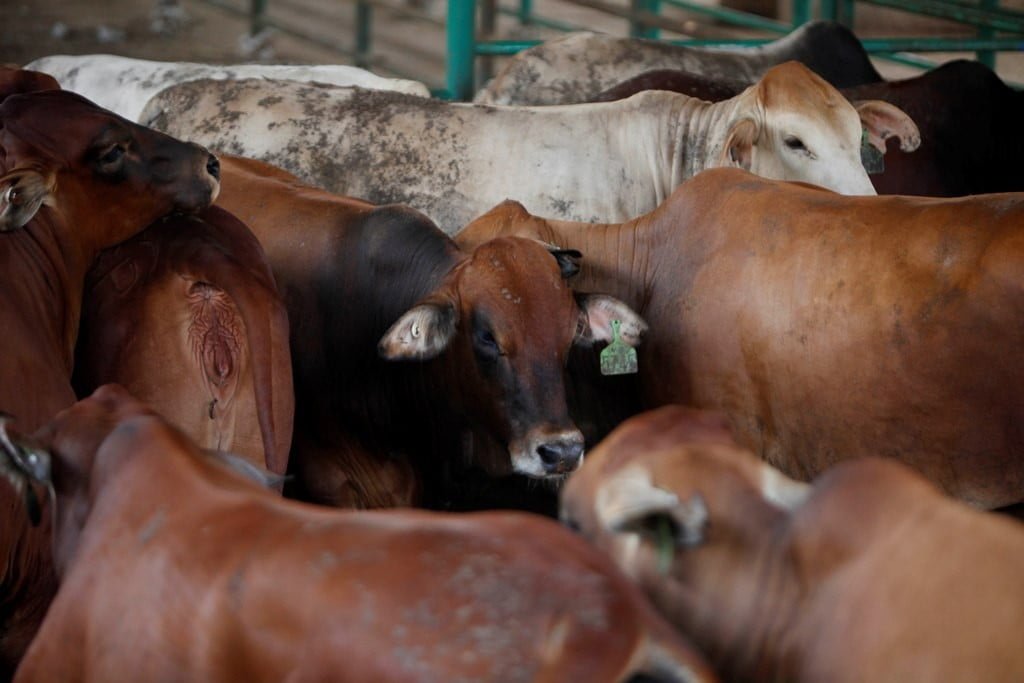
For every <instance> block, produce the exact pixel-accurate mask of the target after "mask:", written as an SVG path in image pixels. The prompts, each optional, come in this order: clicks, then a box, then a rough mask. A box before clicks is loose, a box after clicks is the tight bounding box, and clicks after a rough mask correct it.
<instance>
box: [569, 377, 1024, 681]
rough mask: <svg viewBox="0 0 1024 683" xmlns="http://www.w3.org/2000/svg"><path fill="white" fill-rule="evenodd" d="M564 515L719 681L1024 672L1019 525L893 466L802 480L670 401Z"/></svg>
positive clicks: (644, 420) (858, 466)
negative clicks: (961, 501) (636, 586)
mask: <svg viewBox="0 0 1024 683" xmlns="http://www.w3.org/2000/svg"><path fill="white" fill-rule="evenodd" d="M841 390H842V386H841V385H836V391H841ZM562 518H563V519H564V520H565V522H566V523H568V524H570V525H572V526H574V527H577V528H578V529H580V530H581V531H582V533H583V535H584V536H586V537H587V538H588V539H590V540H591V541H593V542H594V543H595V544H597V545H598V546H599V547H601V548H602V549H603V550H605V551H606V552H607V553H609V554H610V555H611V556H612V557H613V558H614V559H615V561H616V562H617V563H618V565H619V567H620V568H622V569H624V570H625V571H626V573H627V574H630V575H631V576H632V577H633V578H634V579H635V580H636V581H637V582H638V583H639V585H641V586H642V587H643V589H644V590H645V592H646V593H647V594H648V596H650V598H651V600H652V602H653V603H654V604H655V605H657V606H658V608H659V609H660V610H661V611H662V613H663V614H665V615H666V616H668V617H669V619H670V620H671V621H672V622H674V623H675V624H676V625H677V626H678V627H679V628H680V630H681V631H682V632H683V633H684V634H685V635H687V636H688V637H690V638H691V639H692V640H693V642H694V643H696V644H697V645H698V647H699V648H700V649H701V650H702V651H703V652H704V653H705V654H706V655H707V656H708V657H709V659H710V660H711V662H712V664H713V666H714V667H715V668H716V670H717V671H718V673H719V674H721V675H722V677H723V678H724V679H725V680H728V681H743V682H747V681H794V683H802V682H807V683H812V682H814V683H816V682H817V681H835V682H836V683H847V682H849V683H854V682H860V681H878V682H887V681H892V682H894V683H895V682H902V681H936V682H937V681H991V682H993V683H996V682H1005V683H1010V682H1011V681H1020V680H1024V649H1022V648H1021V646H1020V639H1021V632H1022V631H1024V610H1022V609H1021V605H1024V587H1022V585H1021V581H1020V577H1021V575H1022V573H1024V528H1022V527H1021V526H1020V523H1019V522H1017V521H1015V520H1010V519H1007V518H1003V517H1001V516H998V515H992V514H989V513H984V512H979V511H976V510H971V509H970V508H968V507H966V506H964V505H961V504H959V503H957V502H954V501H951V500H949V499H947V498H946V497H944V496H943V495H942V494H940V493H939V492H938V491H936V490H935V489H934V488H933V487H932V486H930V485H929V484H928V482H926V481H925V480H924V479H923V478H921V477H920V476H919V475H917V474H916V473H914V472H912V471H911V470H909V469H908V468H906V467H903V466H902V465H899V464H898V463H894V462H892V461H890V460H887V459H882V458H864V459H858V460H853V461H850V462H846V463H843V464H841V465H838V466H836V467H835V468H833V469H830V470H829V471H828V472H826V473H825V474H823V475H822V476H821V477H819V478H818V479H816V480H815V481H814V483H813V485H807V484H800V483H797V482H794V481H792V480H790V479H788V478H787V477H786V476H785V475H783V474H781V473H780V472H779V471H777V470H775V469H773V468H772V467H770V466H769V465H767V464H765V463H763V462H759V461H758V460H757V458H756V457H755V456H754V454H753V453H751V452H750V451H748V450H746V449H744V448H741V447H740V446H738V445H737V444H736V443H735V442H734V441H733V440H732V438H731V437H730V435H729V432H728V430H727V429H726V428H725V426H724V423H723V422H722V421H720V420H716V419H715V418H714V417H713V416H709V415H706V414H700V413H696V412H694V411H690V410H687V409H685V408H681V407H678V406H667V407H664V408H661V409H659V410H657V411H654V412H651V413H645V414H644V415H642V416H639V417H636V418H633V419H631V420H630V421H628V422H627V423H625V424H623V425H622V426H621V427H620V428H618V429H617V430H615V432H613V433H612V435H611V436H610V437H608V439H607V440H606V441H605V442H603V443H602V444H601V445H600V446H599V447H598V448H597V449H595V450H594V451H593V452H592V453H591V455H590V456H589V457H588V459H587V463H586V465H585V466H584V467H583V468H582V469H581V470H580V471H579V472H577V473H576V474H574V475H573V476H572V478H571V479H570V480H569V482H568V484H567V486H566V487H565V489H564V491H563V495H562Z"/></svg>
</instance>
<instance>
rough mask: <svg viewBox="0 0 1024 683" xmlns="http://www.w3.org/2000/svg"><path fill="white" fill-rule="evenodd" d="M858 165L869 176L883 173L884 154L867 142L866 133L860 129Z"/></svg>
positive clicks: (863, 129) (865, 130)
mask: <svg viewBox="0 0 1024 683" xmlns="http://www.w3.org/2000/svg"><path fill="white" fill-rule="evenodd" d="M860 163H862V164H863V165H864V170H865V171H867V172H868V173H869V174H871V175H874V174H876V173H883V172H884V171H885V154H883V153H882V152H879V151H878V148H877V147H875V146H874V145H872V144H871V142H870V140H868V131H867V129H866V128H861V131H860Z"/></svg>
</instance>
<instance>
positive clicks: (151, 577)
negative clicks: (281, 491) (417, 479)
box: [0, 387, 714, 683]
mask: <svg viewBox="0 0 1024 683" xmlns="http://www.w3.org/2000/svg"><path fill="white" fill-rule="evenodd" d="M39 436H40V438H39V442H40V445H41V446H42V447H44V448H47V449H49V450H50V452H51V453H52V454H53V458H52V462H51V465H50V466H49V467H47V466H46V461H47V460H48V455H49V454H48V453H47V452H46V451H41V450H35V448H36V447H34V446H33V447H32V448H33V450H31V451H28V452H25V451H23V450H18V449H21V448H23V445H22V444H23V441H22V440H21V439H15V441H14V445H15V450H16V451H17V452H15V453H13V454H12V453H10V452H8V453H5V454H4V455H3V456H2V457H0V460H2V461H3V463H4V465H5V469H6V470H8V472H10V470H11V466H12V463H13V462H14V460H13V458H17V459H19V460H25V461H26V462H27V463H28V465H29V466H28V468H27V469H28V471H30V472H32V473H33V475H34V476H33V478H32V479H29V480H28V481H25V482H24V483H23V484H22V488H23V490H28V487H30V486H33V485H36V483H37V482H36V480H35V477H39V479H40V480H41V481H40V482H38V483H43V484H45V483H46V481H47V479H48V478H47V477H46V470H47V469H50V470H52V477H51V478H50V479H51V480H52V485H53V488H54V489H55V491H56V522H55V527H56V528H57V529H58V531H57V534H56V543H55V557H56V563H57V567H58V572H59V574H60V577H61V584H62V585H61V590H60V592H59V593H58V596H57V599H56V600H55V602H54V604H53V606H52V607H51V609H50V611H49V613H48V614H47V616H46V620H45V622H44V624H43V627H42V630H41V631H40V633H39V636H38V637H37V638H36V640H35V641H34V642H33V644H32V646H31V648H30V649H29V652H28V654H27V656H26V658H25V660H24V662H23V663H22V665H21V667H20V668H19V669H18V673H17V677H16V679H15V680H16V681H18V683H33V682H37V681H38V682H40V683H41V682H44V681H45V682H47V683H50V682H51V681H80V682H81V683H89V682H96V683H99V682H103V683H106V682H108V681H118V680H123V678H124V676H125V674H126V672H130V676H131V678H132V679H133V680H139V681H147V682H149V683H160V682H163V681H167V682H171V681H183V680H187V681H205V682H207V683H218V682H224V683H228V682H232V683H233V682H235V681H249V682H252V683H258V682H261V681H267V682H269V681H275V682H276V681H285V680H287V681H291V682H294V683H299V682H300V681H309V682H312V681H353V682H355V681H366V682H367V683H369V682H370V681H380V682H383V681H396V682H397V681H403V682H404V681H423V682H425V683H426V682H430V681H495V683H497V682H501V683H515V682H517V681H523V682H524V683H525V682H527V681H548V682H550V683H561V682H564V681H587V682H588V683H589V682H593V683H599V682H602V681H607V682H608V683H613V682H616V683H617V682H620V681H626V680H637V679H639V680H645V681H651V680H657V681H687V682H689V683H697V682H699V681H711V680H714V677H713V675H712V674H711V673H710V672H709V670H708V668H707V667H706V666H705V665H704V664H703V662H702V660H701V658H700V657H699V656H698V655H697V654H696V653H695V652H694V651H693V650H692V649H690V648H689V647H688V646H687V645H686V644H685V643H684V642H683V641H682V640H681V639H680V638H679V637H678V636H677V635H676V634H675V633H673V630H672V628H671V626H670V625H669V624H667V623H666V622H664V621H663V620H662V619H661V618H659V617H658V616H657V614H656V613H655V612H654V610H653V609H652V608H651V607H650V606H648V604H647V602H646V600H644V598H643V596H642V595H641V594H640V592H639V591H638V590H637V589H636V588H635V587H633V586H632V585H631V584H630V583H629V581H628V580H627V579H626V578H625V577H624V576H622V575H621V574H620V573H619V572H618V571H616V570H615V568H614V566H613V565H612V563H611V562H610V561H608V560H607V559H606V558H605V557H603V556H602V555H601V554H600V553H599V552H597V551H596V550H594V549H593V548H591V547H590V546H589V545H588V544H587V543H586V542H585V541H583V540H582V539H580V538H576V537H574V536H573V535H572V534H570V533H569V532H567V531H565V530H564V529H561V528H560V527H559V526H558V525H557V524H555V523H554V522H550V521H547V520H544V519H542V518H539V517H536V516H532V515H526V514H522V513H489V514H480V515H461V516H455V515H442V514H436V513H427V512H396V511H388V512H378V513H367V512H342V511H338V510H327V509H323V508H316V507H313V506H308V505H304V504H301V503H296V502H292V501H285V500H282V499H281V498H279V497H277V496H275V495H274V494H272V493H270V492H268V491H267V490H265V489H263V488H261V487H259V486H257V485H254V484H253V483H251V482H250V481H247V480H245V479H243V478H241V477H239V476H238V475H237V474H236V473H234V472H232V471H230V470H228V469H226V468H225V467H223V466H222V465H221V464H219V463H217V462H216V461H213V460H211V459H209V458H208V457H204V456H203V455H202V454H201V453H200V452H199V451H198V449H197V448H196V447H195V446H194V445H193V444H191V443H190V442H189V441H188V440H187V438H186V437H185V436H184V435H182V434H181V433H180V432H178V431H176V430H174V429H173V428H171V427H169V426H168V425H167V423H166V422H164V421H163V420H162V419H160V418H159V417H157V416H156V415H155V414H153V413H151V412H149V411H148V410H147V409H146V408H144V407H143V405H142V404H140V403H138V402H137V401H135V400H133V399H132V398H131V397H130V396H128V395H127V394H126V393H125V392H124V391H123V390H122V389H119V388H116V387H104V388H102V389H100V390H99V391H97V392H96V394H94V396H93V397H92V398H90V399H87V400H85V401H82V402H80V403H78V404H77V405H75V406H74V407H73V408H71V409H70V410H67V411H65V412H63V413H62V414H61V415H60V416H58V418H57V419H56V420H55V421H54V422H53V423H52V424H51V425H50V426H49V427H48V428H47V429H45V430H43V432H42V433H41V434H40V435H39ZM8 476H15V475H12V474H10V473H9V474H8ZM17 480H18V479H17V478H16V481H17ZM45 512H49V509H46V510H45Z"/></svg>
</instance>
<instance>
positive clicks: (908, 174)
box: [594, 60, 1024, 197]
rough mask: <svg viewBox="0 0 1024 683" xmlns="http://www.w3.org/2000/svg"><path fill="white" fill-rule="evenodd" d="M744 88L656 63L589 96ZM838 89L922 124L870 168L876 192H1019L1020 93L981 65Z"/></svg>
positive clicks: (1023, 181) (701, 93)
mask: <svg viewBox="0 0 1024 683" xmlns="http://www.w3.org/2000/svg"><path fill="white" fill-rule="evenodd" d="M744 87H745V86H744V85H743V83H742V82H739V81H729V80H724V79H709V78H707V77H705V76H702V75H699V74H693V73H689V72H685V71H677V70H669V69H660V70H655V71H648V72H645V73H643V74H641V75H639V76H636V77H635V78H631V79H629V80H627V81H624V82H622V83H620V84H619V85H617V86H614V87H612V88H610V89H608V90H606V91H605V92H603V93H601V94H600V95H598V96H597V97H595V98H594V101H595V102H612V101H615V100H619V99H623V98H626V97H631V96H632V95H635V94H636V93H638V92H641V91H643V90H669V91H672V92H679V93H683V94H684V95H689V96H691V97H699V98H700V99H702V100H708V101H709V102H718V101H721V100H725V99H728V98H730V97H734V96H735V95H736V94H737V93H739V92H741V91H742V90H743V89H744ZM842 93H843V95H844V96H846V98H847V99H848V100H850V101H851V102H853V103H854V105H856V104H857V102H858V100H867V99H878V100H883V101H885V102H889V103H890V104H893V105H895V106H897V107H899V108H900V109H902V110H903V111H905V112H906V113H907V114H908V115H909V116H911V117H912V118H913V120H914V121H915V123H916V124H917V126H918V128H919V130H920V134H921V146H920V148H919V149H918V150H917V151H915V152H913V153H908V152H904V151H902V150H900V149H899V148H898V147H897V146H896V145H891V146H890V147H891V149H889V150H888V151H887V153H886V156H885V162H884V171H882V172H880V173H874V174H872V176H871V182H872V183H873V184H874V186H875V189H876V190H877V191H878V193H879V194H914V195H924V196H932V197H960V196H964V195H969V194H985V193H990V192H1014V191H1021V190H1024V170H1022V166H1021V164H1020V159H1021V158H1022V157H1024V135H1022V134H1021V127H1020V122H1021V120H1022V119H1024V94H1022V93H1020V92H1018V91H1016V90H1014V89H1012V88H1010V87H1009V86H1007V85H1006V84H1005V83H1003V82H1002V81H1001V80H1000V79H999V77H998V76H996V75H995V73H993V72H992V70H991V69H989V68H988V67H987V66H985V65H983V64H981V63H979V62H973V61H966V60H955V61H952V62H947V63H946V64H943V65H942V66H939V67H936V68H935V69H933V70H931V71H929V72H927V73H924V74H922V75H920V76H917V77H915V78H908V79H905V80H901V81H888V82H884V83H872V84H868V85H862V86H858V87H852V88H844V89H843V90H842ZM965 131H967V133H965Z"/></svg>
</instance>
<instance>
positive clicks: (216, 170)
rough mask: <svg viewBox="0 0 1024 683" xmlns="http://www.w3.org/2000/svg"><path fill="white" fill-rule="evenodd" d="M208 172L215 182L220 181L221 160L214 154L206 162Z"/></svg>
mask: <svg viewBox="0 0 1024 683" xmlns="http://www.w3.org/2000/svg"><path fill="white" fill-rule="evenodd" d="M206 172H207V173H209V174H210V175H212V176H213V179H214V180H220V160H218V159H217V157H215V156H213V155H212V154H211V155H210V157H209V158H208V159H207V160H206Z"/></svg>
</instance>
